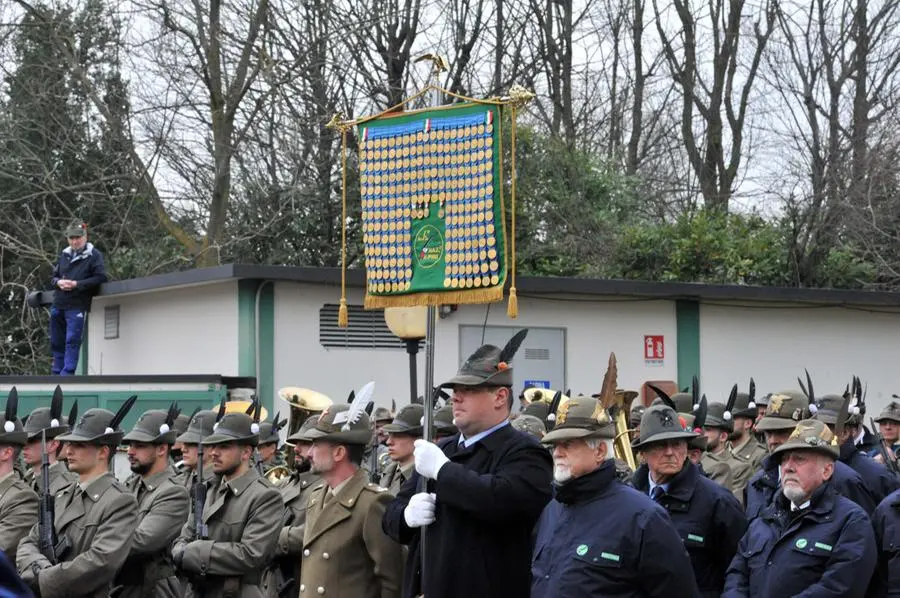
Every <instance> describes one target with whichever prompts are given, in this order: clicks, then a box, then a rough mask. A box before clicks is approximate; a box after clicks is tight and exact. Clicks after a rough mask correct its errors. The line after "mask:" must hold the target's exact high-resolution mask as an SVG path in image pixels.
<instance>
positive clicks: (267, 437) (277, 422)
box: [259, 413, 287, 444]
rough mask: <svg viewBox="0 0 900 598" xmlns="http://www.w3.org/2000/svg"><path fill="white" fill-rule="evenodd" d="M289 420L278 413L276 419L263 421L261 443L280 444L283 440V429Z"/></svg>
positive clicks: (260, 432)
mask: <svg viewBox="0 0 900 598" xmlns="http://www.w3.org/2000/svg"><path fill="white" fill-rule="evenodd" d="M286 423H287V421H285V420H282V419H281V414H280V413H276V414H275V419H273V420H272V421H270V422H261V423H260V424H259V443H260V444H272V443H273V442H274V443H275V444H278V443H280V442H281V435H280V434H279V432H281V429H282V428H284V425H285V424H286Z"/></svg>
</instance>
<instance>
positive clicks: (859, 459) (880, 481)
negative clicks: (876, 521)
mask: <svg viewBox="0 0 900 598" xmlns="http://www.w3.org/2000/svg"><path fill="white" fill-rule="evenodd" d="M840 461H841V463H845V464H846V465H848V466H849V467H850V469H852V470H853V471H855V472H856V473H858V474H859V477H861V478H862V481H863V483H864V484H865V485H866V488H868V490H869V492H871V493H872V499H873V500H874V501H875V504H876V505H877V504H878V503H880V502H881V501H883V500H884V499H885V497H886V496H887V495H888V494H890V493H891V492H893V491H894V490H897V489H898V488H900V479H898V478H897V476H896V475H894V474H893V473H891V472H890V471H889V470H888V468H887V467H885V466H884V465H882V464H881V463H878V462H877V461H875V460H873V459H872V458H871V457H870V456H868V455H866V454H865V453H863V452H862V451H860V450H859V448H858V447H857V446H856V445H855V444H853V440H852V439H850V440H848V441H847V442H845V443H844V444H842V445H841V457H840Z"/></svg>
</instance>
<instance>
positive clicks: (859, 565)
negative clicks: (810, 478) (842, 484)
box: [722, 482, 878, 598]
mask: <svg viewBox="0 0 900 598" xmlns="http://www.w3.org/2000/svg"><path fill="white" fill-rule="evenodd" d="M810 502H811V504H810V506H809V507H808V508H807V509H804V510H803V511H800V512H797V513H791V511H790V503H789V502H788V500H787V499H786V498H785V497H784V495H782V494H779V495H778V498H776V499H775V501H774V502H773V503H772V504H771V505H769V506H768V507H766V508H765V509H764V510H763V512H762V514H761V515H760V516H759V517H757V518H756V519H754V520H753V521H752V522H751V523H750V529H748V530H747V533H746V535H744V537H743V538H741V545H740V547H739V548H738V553H737V554H736V555H735V557H734V560H733V561H732V563H731V566H730V567H729V568H728V579H727V580H726V583H725V592H724V593H723V594H722V598H831V597H834V598H838V597H840V598H863V596H865V595H866V586H867V584H868V583H869V580H870V578H871V577H872V572H873V571H874V570H875V562H876V559H877V558H878V557H877V554H876V551H875V535H874V534H873V533H872V524H871V522H870V521H869V516H868V515H866V513H865V511H863V510H862V509H861V508H860V507H859V505H857V504H856V503H854V502H853V501H851V500H849V499H847V498H845V497H843V496H840V495H838V493H837V492H835V490H834V488H832V487H831V484H830V483H828V482H826V483H825V484H823V485H822V486H821V487H820V488H819V489H818V490H816V491H815V492H814V493H813V496H812V498H811V501H810Z"/></svg>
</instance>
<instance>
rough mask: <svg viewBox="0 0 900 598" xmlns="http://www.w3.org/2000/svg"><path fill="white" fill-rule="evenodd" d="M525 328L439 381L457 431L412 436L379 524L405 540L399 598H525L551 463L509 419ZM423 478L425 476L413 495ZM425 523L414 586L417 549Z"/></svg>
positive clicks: (546, 499)
mask: <svg viewBox="0 0 900 598" xmlns="http://www.w3.org/2000/svg"><path fill="white" fill-rule="evenodd" d="M526 333H527V331H524V330H523V331H520V332H518V333H517V334H516V335H515V336H513V338H512V339H511V340H510V341H509V342H508V343H507V344H506V346H505V347H503V348H502V349H501V348H499V347H495V346H493V345H484V346H482V347H480V348H479V349H478V350H477V351H475V353H473V354H472V355H471V356H470V357H469V358H468V359H467V360H466V362H465V363H464V364H463V365H462V367H461V368H460V369H459V372H458V373H457V375H456V376H454V377H453V378H452V379H450V380H449V381H447V382H445V383H444V384H442V385H441V387H442V388H452V389H453V399H452V404H453V415H454V418H455V423H456V426H457V427H458V428H459V432H460V433H459V435H458V436H453V437H451V438H448V439H445V440H443V441H441V443H440V445H436V444H432V443H430V442H427V441H425V440H424V439H423V440H417V441H416V450H415V458H416V474H415V475H413V477H412V478H411V479H410V480H409V481H407V482H406V484H404V485H403V488H402V489H401V490H400V493H399V494H398V495H397V498H396V499H395V500H394V501H393V502H392V503H391V504H390V506H389V507H388V510H387V512H386V513H385V516H384V520H383V522H382V527H383V529H384V531H385V532H386V533H387V534H388V535H389V536H390V537H391V538H393V539H394V540H396V541H398V542H401V543H402V544H406V545H408V546H410V550H409V558H408V560H407V566H406V571H405V573H404V575H405V580H404V593H403V595H404V597H407V598H409V597H413V596H418V595H420V594H424V595H425V596H427V597H428V598H456V597H458V596H473V597H474V596H503V595H508V596H527V595H528V592H529V588H530V586H531V570H530V560H531V538H532V531H533V528H534V524H535V523H536V522H537V519H538V518H539V517H540V514H541V511H543V509H544V506H546V504H547V503H548V502H549V500H550V492H551V485H550V484H551V480H552V460H551V458H550V453H549V452H548V451H547V449H546V448H544V447H542V446H540V445H539V444H538V442H537V441H536V440H534V439H533V438H529V437H528V436H526V435H524V434H520V433H519V432H516V431H515V430H513V429H512V427H510V425H509V411H510V407H511V405H512V401H511V400H510V399H511V397H512V388H511V387H512V384H513V375H512V367H511V366H510V362H511V361H512V358H513V356H514V355H515V353H516V351H517V350H518V348H519V346H520V345H521V343H522V341H523V340H524V338H525V334H526ZM531 406H532V405H529V407H531ZM422 477H424V478H425V479H426V480H429V481H428V482H427V491H424V492H419V491H418V486H419V479H420V478H422ZM424 526H428V532H427V537H428V549H427V552H426V555H425V556H426V558H427V561H426V562H425V563H424V567H425V571H424V573H425V575H424V583H425V584H426V587H424V588H422V587H420V586H421V583H422V577H423V576H422V575H421V573H422V568H421V567H420V564H419V560H420V553H419V551H418V549H417V548H416V547H417V546H418V543H419V537H420V536H419V528H421V527H424ZM460 571H465V572H466V574H465V575H460Z"/></svg>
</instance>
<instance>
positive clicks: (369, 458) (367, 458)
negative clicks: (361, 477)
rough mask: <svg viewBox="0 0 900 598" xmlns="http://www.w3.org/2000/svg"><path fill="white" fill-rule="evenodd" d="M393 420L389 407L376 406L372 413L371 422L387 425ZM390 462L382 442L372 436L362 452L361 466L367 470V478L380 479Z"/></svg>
mask: <svg viewBox="0 0 900 598" xmlns="http://www.w3.org/2000/svg"><path fill="white" fill-rule="evenodd" d="M392 421H394V416H393V415H391V411H390V409H387V408H386V407H376V408H375V411H374V413H373V414H372V424H373V425H375V424H381V423H383V424H384V425H387V424H389V423H391V422H392ZM388 463H390V457H389V456H388V450H387V447H386V446H385V445H384V444H382V443H381V442H380V441H379V440H378V438H377V436H373V437H372V443H371V444H370V445H369V448H367V449H366V452H365V453H364V454H363V460H362V468H363V469H365V470H366V471H368V472H369V479H370V480H372V481H373V482H374V481H377V480H380V479H381V476H382V475H383V474H384V470H385V468H386V467H387V466H388Z"/></svg>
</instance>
